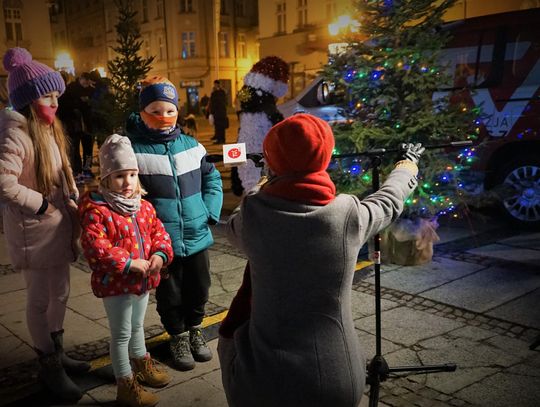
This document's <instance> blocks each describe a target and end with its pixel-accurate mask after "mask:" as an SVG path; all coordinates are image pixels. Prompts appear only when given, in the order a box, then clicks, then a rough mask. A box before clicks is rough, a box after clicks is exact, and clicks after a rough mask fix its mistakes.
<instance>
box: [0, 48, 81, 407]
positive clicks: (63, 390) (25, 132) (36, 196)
mask: <svg viewBox="0 0 540 407" xmlns="http://www.w3.org/2000/svg"><path fill="white" fill-rule="evenodd" d="M3 63H4V68H5V69H6V71H7V72H8V80H7V86H8V92H9V100H10V103H11V106H12V109H13V110H11V109H4V110H2V111H0V202H1V203H2V205H1V206H2V208H3V220H4V232H5V234H6V241H7V249H8V253H9V256H10V258H11V261H12V264H13V267H14V268H15V269H16V270H20V271H22V275H23V277H24V281H25V283H26V290H27V298H26V322H27V325H28V331H29V332H30V337H31V340H32V345H33V346H34V349H35V351H36V353H37V354H38V358H39V366H40V369H39V378H40V380H41V381H42V382H43V384H44V385H45V387H46V388H47V389H48V390H49V391H50V392H52V393H53V394H54V395H55V396H56V397H58V398H60V399H61V400H62V401H65V402H76V401H78V400H79V399H80V398H81V397H82V391H81V390H80V389H79V387H78V386H77V385H76V384H75V383H74V382H73V381H72V380H71V378H70V377H69V376H68V375H67V374H66V371H67V372H68V373H70V374H72V373H83V372H86V371H88V370H89V369H90V364H89V363H86V362H81V361H76V360H73V359H71V358H69V357H68V356H67V355H66V354H65V353H64V349H63V337H64V329H63V325H64V317H65V314H66V304H67V301H68V297H69V272H70V269H69V265H70V263H71V262H73V261H75V260H76V258H77V240H78V237H79V231H80V229H79V228H80V226H79V224H78V221H77V216H76V212H77V205H76V203H75V202H76V199H77V197H78V191H77V187H76V186H75V182H74V180H73V174H72V171H71V167H70V164H69V158H68V142H67V140H66V137H65V135H64V132H63V129H62V125H61V123H60V121H59V120H58V119H57V118H56V110H57V108H58V98H59V96H60V95H61V94H62V93H63V92H64V90H65V83H64V80H63V79H62V76H61V75H60V73H59V72H56V71H53V70H52V69H51V68H49V67H48V66H47V65H44V64H42V63H41V62H38V61H36V60H32V55H31V54H30V53H29V52H28V51H27V50H26V49H24V48H11V49H9V50H8V51H7V52H6V53H5V55H4V58H3Z"/></svg>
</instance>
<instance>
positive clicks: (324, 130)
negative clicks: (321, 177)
mask: <svg viewBox="0 0 540 407" xmlns="http://www.w3.org/2000/svg"><path fill="white" fill-rule="evenodd" d="M333 150H334V135H333V133H332V128H331V127H330V126H329V125H328V123H327V122H325V121H324V120H322V119H319V118H318V117H315V116H312V115H310V114H305V113H300V114H295V115H294V116H291V117H289V118H287V119H285V120H283V121H282V122H280V123H278V124H276V125H275V126H274V127H272V128H271V129H270V131H269V132H268V134H267V135H266V137H265V139H264V142H263V151H264V157H265V159H266V162H267V164H268V166H269V167H270V169H271V170H272V172H273V173H274V174H275V175H289V174H296V173H311V172H319V171H325V170H326V168H327V167H328V164H329V163H330V159H331V158H332V151H333Z"/></svg>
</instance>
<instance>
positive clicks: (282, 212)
mask: <svg viewBox="0 0 540 407" xmlns="http://www.w3.org/2000/svg"><path fill="white" fill-rule="evenodd" d="M333 148H334V136H333V134H332V129H331V127H330V126H329V125H328V123H327V122H325V121H324V120H321V119H319V118H317V117H315V116H311V115H309V114H297V115H294V116H291V117H289V118H287V119H285V120H283V121H282V122H280V123H278V124H276V125H275V126H273V127H272V128H271V129H270V131H269V132H268V134H267V136H266V138H265V139H264V142H263V153H264V157H265V160H266V163H267V165H268V170H269V172H270V177H269V179H268V181H267V182H266V183H262V186H260V190H257V189H254V190H252V191H251V192H250V193H249V194H248V195H246V196H245V197H244V199H243V201H242V203H241V206H240V208H239V210H238V211H237V212H236V213H233V215H231V217H230V218H229V220H228V224H227V236H228V238H229V240H230V241H231V242H232V243H233V244H234V245H235V246H236V247H238V248H239V249H240V250H242V251H243V252H244V253H245V254H246V256H247V258H248V261H249V263H250V269H249V270H247V273H245V274H244V280H243V283H242V285H241V287H240V289H239V290H238V293H237V295H236V297H235V298H234V299H233V302H232V304H231V307H230V309H229V312H228V314H227V316H226V318H225V319H224V321H223V323H222V325H221V326H220V329H219V334H220V335H219V342H218V354H219V359H220V363H221V369H222V381H223V387H224V389H225V394H226V396H227V401H228V403H229V406H231V407H232V406H234V407H244V406H246V407H247V406H254V405H257V406H261V405H263V406H278V405H279V406H298V407H308V406H328V407H333V406H357V405H359V403H360V399H361V397H362V392H363V389H364V385H365V379H366V377H365V376H366V374H365V368H366V360H365V357H364V355H363V352H362V348H361V346H360V344H359V343H358V336H357V333H356V331H355V328H354V322H353V319H352V312H351V307H352V304H351V290H352V281H353V276H354V269H355V264H356V261H357V255H358V252H359V250H360V248H361V247H362V245H363V244H364V242H365V241H366V239H368V238H369V237H370V236H373V235H374V234H375V233H377V232H378V231H380V230H381V229H383V228H385V227H386V226H388V225H389V224H390V223H391V222H392V221H393V220H395V219H396V218H397V217H398V216H399V214H400V213H401V211H402V210H403V205H404V201H405V200H406V199H407V197H408V196H409V195H410V194H411V192H412V191H413V190H414V188H415V187H416V185H417V180H416V174H417V172H418V167H417V162H418V159H419V157H420V155H421V154H422V152H423V150H424V149H423V148H422V147H421V146H420V145H415V146H413V145H408V146H407V148H406V150H405V154H404V156H403V159H402V160H400V161H399V162H398V163H397V164H396V167H395V169H394V170H393V171H392V172H391V173H390V174H389V176H388V178H387V179H386V182H385V183H384V184H383V185H382V187H381V188H380V190H378V191H376V192H374V193H373V194H371V195H369V196H368V197H366V198H364V199H363V200H360V199H359V198H357V197H356V196H354V195H348V194H339V195H336V188H335V186H334V183H333V182H332V180H331V179H330V176H329V175H328V173H327V172H326V168H327V167H328V164H329V162H330V159H331V157H332V150H333ZM263 400H264V401H263Z"/></svg>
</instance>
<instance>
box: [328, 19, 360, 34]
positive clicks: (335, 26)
mask: <svg viewBox="0 0 540 407" xmlns="http://www.w3.org/2000/svg"><path fill="white" fill-rule="evenodd" d="M358 27H360V23H359V22H358V21H357V20H355V19H353V18H351V16H349V15H347V14H344V15H341V16H339V17H338V18H337V21H336V22H334V23H330V24H328V32H329V33H330V35H332V36H336V35H338V34H339V33H340V32H341V31H346V30H348V31H350V32H353V33H355V32H358Z"/></svg>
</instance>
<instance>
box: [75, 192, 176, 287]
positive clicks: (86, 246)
mask: <svg viewBox="0 0 540 407" xmlns="http://www.w3.org/2000/svg"><path fill="white" fill-rule="evenodd" d="M79 215H80V218H81V225H82V234H81V245H82V247H83V250H84V255H85V257H86V259H87V260H88V263H89V265H90V268H91V269H92V291H93V292H94V295H95V296H96V297H99V298H102V297H110V296H115V295H122V294H138V295H139V294H143V293H145V292H146V291H148V290H150V289H152V288H156V287H157V286H158V284H159V281H160V273H159V272H157V273H153V274H150V275H146V276H143V274H141V273H133V272H130V271H129V267H130V264H131V261H132V260H135V259H149V258H150V256H152V255H154V254H156V255H158V256H161V257H162V258H163V265H164V266H167V265H169V264H170V263H171V261H172V259H173V256H174V254H173V250H172V247H171V239H170V237H169V234H168V233H167V232H166V231H165V228H164V227H163V224H162V223H161V221H160V220H159V219H158V218H157V216H156V211H155V209H154V207H153V206H152V204H151V203H150V202H148V201H145V200H141V208H140V210H139V211H138V212H137V213H135V214H133V215H126V216H123V215H121V214H119V213H117V212H114V211H113V210H112V209H111V208H110V207H109V205H108V204H107V202H105V200H104V199H103V198H102V196H101V195H100V194H97V193H87V194H86V195H85V196H83V198H82V199H81V203H80V204H79Z"/></svg>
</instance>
